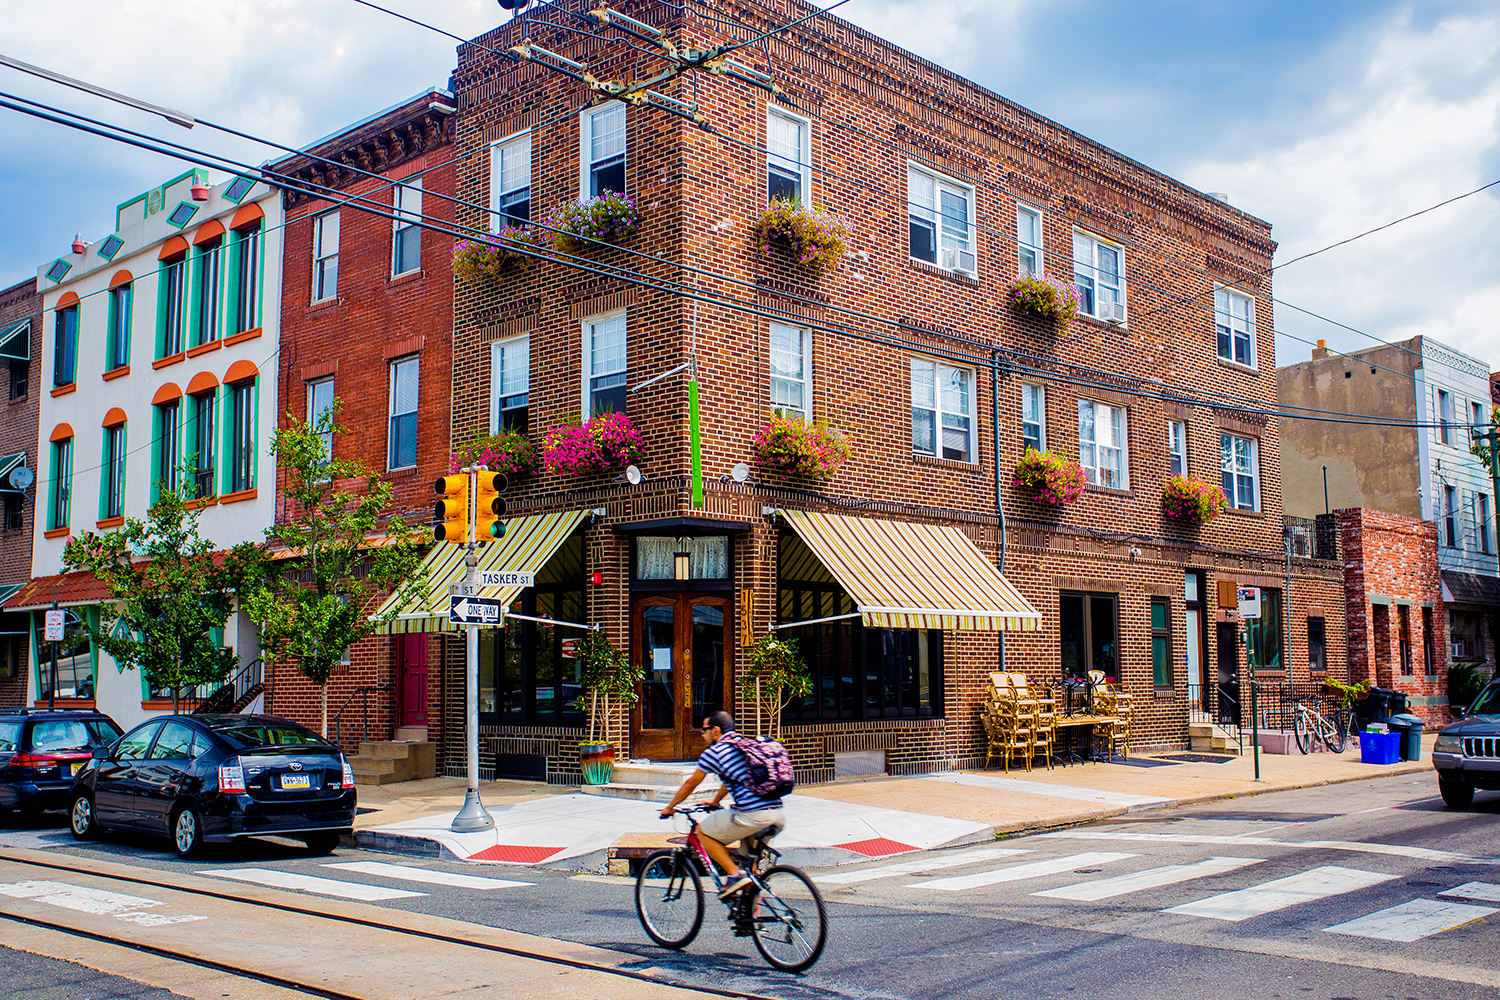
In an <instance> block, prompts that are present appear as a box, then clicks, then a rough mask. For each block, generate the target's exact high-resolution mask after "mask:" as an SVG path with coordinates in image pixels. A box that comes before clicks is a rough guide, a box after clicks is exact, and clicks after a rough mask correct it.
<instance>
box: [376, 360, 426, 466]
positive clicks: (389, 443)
mask: <svg viewBox="0 0 1500 1000" xmlns="http://www.w3.org/2000/svg"><path fill="white" fill-rule="evenodd" d="M407 365H413V366H415V368H416V375H415V376H414V377H415V379H416V381H417V387H416V388H417V398H416V399H415V400H414V401H413V403H412V408H411V409H410V410H402V411H401V412H400V413H397V412H396V379H397V377H398V373H399V372H400V371H401V370H402V369H404V368H405V367H406V366H407ZM387 367H388V368H390V375H389V381H390V388H389V395H388V396H387V401H386V413H387V414H388V416H387V417H386V440H385V462H386V469H387V470H390V471H394V470H396V469H411V468H415V467H416V465H417V462H418V458H419V456H418V455H417V454H416V452H417V451H418V450H420V445H421V437H420V436H418V437H417V439H416V444H417V445H418V447H417V448H414V449H413V453H412V461H411V464H410V465H393V464H391V463H392V462H393V461H394V460H395V458H396V418H397V417H404V416H407V415H411V416H417V415H419V414H420V413H421V412H422V356H421V355H420V354H408V355H406V356H405V357H400V358H392V359H391V360H390V361H389V362H387ZM418 429H419V430H420V425H419V426H418Z"/></svg>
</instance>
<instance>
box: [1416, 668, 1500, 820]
mask: <svg viewBox="0 0 1500 1000" xmlns="http://www.w3.org/2000/svg"><path fill="white" fill-rule="evenodd" d="M1432 766H1433V767H1434V768H1436V769H1437V775H1438V791H1440V792H1442V794H1443V801H1444V802H1446V803H1447V804H1448V805H1450V806H1453V807H1454V808H1456V809H1462V808H1463V807H1464V806H1466V805H1468V804H1469V803H1471V802H1473V801H1474V789H1476V788H1484V789H1491V790H1493V789H1500V681H1492V682H1490V684H1489V686H1487V687H1486V688H1485V689H1484V690H1483V691H1481V692H1479V697H1478V698H1475V699H1474V703H1473V704H1472V705H1470V706H1469V707H1468V708H1467V709H1466V710H1465V711H1464V714H1463V717H1462V718H1460V719H1459V720H1458V721H1456V722H1451V723H1449V724H1448V725H1446V726H1444V727H1443V729H1442V732H1440V733H1438V737H1437V742H1436V743H1434V744H1433V745H1432Z"/></svg>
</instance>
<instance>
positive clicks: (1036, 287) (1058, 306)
mask: <svg viewBox="0 0 1500 1000" xmlns="http://www.w3.org/2000/svg"><path fill="white" fill-rule="evenodd" d="M1005 300H1006V302H1008V303H1009V304H1010V308H1011V310H1012V311H1013V312H1017V313H1020V314H1021V315H1023V316H1037V317H1040V318H1041V319H1045V320H1050V321H1051V322H1052V323H1053V324H1054V325H1055V326H1056V328H1057V330H1058V331H1059V332H1061V331H1063V330H1066V329H1067V328H1068V324H1069V323H1071V322H1072V321H1073V317H1074V316H1077V315H1078V289H1077V287H1076V286H1074V285H1073V284H1071V283H1069V282H1064V281H1059V280H1058V279H1056V278H1054V277H1052V276H1051V275H1046V274H1043V275H1024V276H1022V277H1020V278H1018V279H1016V280H1015V281H1013V282H1012V283H1011V286H1010V290H1009V291H1008V292H1007V293H1006V296H1005Z"/></svg>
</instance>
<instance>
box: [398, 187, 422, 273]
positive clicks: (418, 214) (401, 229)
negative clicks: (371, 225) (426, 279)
mask: <svg viewBox="0 0 1500 1000" xmlns="http://www.w3.org/2000/svg"><path fill="white" fill-rule="evenodd" d="M391 214H392V215H394V216H395V217H396V218H395V219H394V220H392V222H391V277H393V278H396V277H400V276H401V275H403V274H416V273H417V272H418V271H420V270H422V227H421V226H420V225H419V223H420V222H421V221H422V178H421V177H414V178H412V179H411V180H409V181H398V182H397V183H396V184H395V185H394V186H393V187H392V188H391ZM406 239H415V240H416V241H417V266H416V267H409V268H407V269H406V270H404V271H398V270H397V268H399V267H400V266H401V257H400V250H401V245H402V243H403V242H404V240H406Z"/></svg>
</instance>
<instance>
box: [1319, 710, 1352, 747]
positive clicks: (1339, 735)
mask: <svg viewBox="0 0 1500 1000" xmlns="http://www.w3.org/2000/svg"><path fill="white" fill-rule="evenodd" d="M1348 742H1349V721H1348V718H1347V717H1346V716H1345V715H1344V712H1343V709H1339V708H1335V709H1334V710H1333V718H1332V719H1329V720H1327V721H1326V722H1325V723H1324V724H1323V745H1324V746H1325V747H1327V748H1328V749H1330V750H1332V751H1333V752H1334V753H1343V752H1344V744H1346V743H1348Z"/></svg>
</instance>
